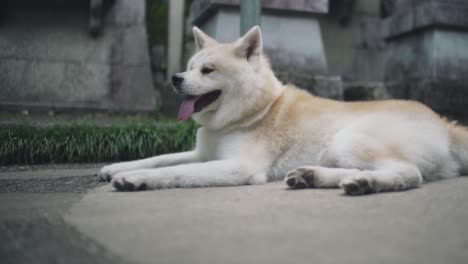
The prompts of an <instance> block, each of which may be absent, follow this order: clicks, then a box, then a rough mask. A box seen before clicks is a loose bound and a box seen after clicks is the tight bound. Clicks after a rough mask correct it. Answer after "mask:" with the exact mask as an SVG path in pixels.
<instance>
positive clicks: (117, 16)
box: [106, 0, 146, 27]
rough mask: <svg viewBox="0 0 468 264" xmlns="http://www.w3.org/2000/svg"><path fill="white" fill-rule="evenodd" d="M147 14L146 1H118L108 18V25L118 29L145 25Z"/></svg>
mask: <svg viewBox="0 0 468 264" xmlns="http://www.w3.org/2000/svg"><path fill="white" fill-rule="evenodd" d="M145 12H146V2H145V0H118V1H116V2H115V4H114V6H113V7H112V9H111V10H110V13H109V15H108V16H107V18H106V20H107V25H108V26H117V27H127V26H132V25H144V23H145V17H146V13H145Z"/></svg>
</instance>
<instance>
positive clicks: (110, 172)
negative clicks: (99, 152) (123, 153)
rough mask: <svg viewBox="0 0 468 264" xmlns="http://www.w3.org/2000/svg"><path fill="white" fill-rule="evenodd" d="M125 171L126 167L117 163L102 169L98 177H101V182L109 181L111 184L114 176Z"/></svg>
mask: <svg viewBox="0 0 468 264" xmlns="http://www.w3.org/2000/svg"><path fill="white" fill-rule="evenodd" d="M123 170H125V167H124V165H123V164H122V163H115V164H111V165H107V166H104V167H102V169H101V170H100V171H99V173H98V174H97V176H98V177H99V180H101V181H108V182H110V181H111V180H112V178H113V177H114V175H116V174H117V173H119V172H121V171H123Z"/></svg>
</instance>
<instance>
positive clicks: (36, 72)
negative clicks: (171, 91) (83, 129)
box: [0, 0, 156, 112]
mask: <svg viewBox="0 0 468 264" xmlns="http://www.w3.org/2000/svg"><path fill="white" fill-rule="evenodd" d="M85 6H86V3H85ZM144 11H145V6H144V1H142V0H132V1H128V0H125V1H124V0H117V1H115V5H114V6H113V8H112V9H111V11H110V13H109V14H108V17H107V20H106V22H105V25H104V31H103V34H102V35H101V36H100V37H99V38H96V39H95V38H92V37H91V36H90V34H89V32H88V26H87V23H88V12H87V11H86V9H83V10H81V9H78V8H76V9H75V8H74V6H73V5H72V6H71V7H69V8H68V7H67V8H65V9H64V10H60V12H59V11H58V10H54V9H47V8H37V4H36V5H33V6H32V7H29V6H28V5H27V4H26V5H25V6H24V7H21V8H19V9H12V10H10V12H8V14H7V15H6V16H5V17H4V19H3V21H2V24H1V25H0V87H1V90H2V92H1V93H0V109H6V108H8V109H13V110H14V109H15V107H16V108H17V109H32V108H34V109H48V108H49V109H58V110H65V109H67V110H73V109H75V110H85V111H87V110H99V111H125V112H127V111H128V112H138V111H142V112H146V111H154V110H155V107H156V105H155V101H156V95H155V91H154V88H153V83H152V78H151V70H150V63H149V54H148V48H147V36H146V30H145V24H144V23H145V21H144Z"/></svg>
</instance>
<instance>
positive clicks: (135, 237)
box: [0, 168, 468, 264]
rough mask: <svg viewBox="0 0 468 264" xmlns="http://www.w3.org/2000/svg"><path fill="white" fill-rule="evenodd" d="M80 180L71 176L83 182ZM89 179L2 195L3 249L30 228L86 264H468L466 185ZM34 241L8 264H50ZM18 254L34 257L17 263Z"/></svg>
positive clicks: (466, 181)
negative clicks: (148, 184)
mask: <svg viewBox="0 0 468 264" xmlns="http://www.w3.org/2000/svg"><path fill="white" fill-rule="evenodd" d="M76 170H77V171H78V172H79V171H80V169H79V168H77V169H76ZM96 170H97V169H96ZM92 171H93V169H92V168H91V169H90V171H89V172H92ZM89 172H88V173H86V174H89ZM36 174H38V172H36ZM76 174H79V173H70V174H68V176H69V177H80V176H79V175H76ZM33 175H34V173H33ZM58 175H60V173H59V172H58V174H57V175H56V176H58ZM90 176H91V175H81V177H83V178H82V179H83V181H84V182H87V181H89V182H90V183H86V184H84V183H83V184H82V185H80V184H78V185H77V186H84V187H83V188H82V189H87V190H89V191H87V192H86V193H85V192H84V191H79V192H72V190H71V189H70V188H68V187H67V188H68V189H67V188H66V189H65V191H64V192H62V193H50V192H48V191H45V192H29V193H28V192H26V190H20V189H18V188H16V189H13V188H7V189H6V191H5V192H3V193H1V194H0V199H1V201H2V205H1V207H0V215H1V217H0V223H1V226H2V228H3V230H4V231H5V230H7V231H8V232H7V233H8V234H9V235H8V236H7V237H5V238H4V239H1V238H0V239H1V241H5V239H7V240H6V241H10V240H13V241H14V240H15V239H17V236H20V237H25V236H24V235H23V236H22V235H21V234H22V233H24V230H28V229H27V228H23V227H13V228H12V225H11V222H12V221H13V222H15V221H18V219H20V220H21V219H25V220H21V221H26V222H27V223H30V225H39V226H40V227H41V228H46V229H47V228H49V229H51V230H53V232H52V231H51V232H48V234H51V237H52V238H53V240H55V241H56V242H55V244H54V245H55V246H52V247H49V248H47V247H46V248H45V249H46V252H47V250H51V248H52V249H54V252H56V254H57V255H60V254H62V252H67V251H69V252H74V253H73V254H68V255H69V256H71V259H72V260H73V259H75V260H77V259H79V257H76V256H79V255H80V254H82V255H83V256H84V257H83V262H81V263H106V262H117V263H178V264H181V263H203V264H208V263H281V264H284V263H340V264H342V263H351V264H352V263H425V264H427V263H429V264H430V263H434V264H440V263H467V262H468V177H461V178H457V179H452V180H445V181H440V182H436V183H431V184H426V185H423V187H421V188H418V189H415V190H410V191H407V192H399V193H384V194H377V195H369V196H362V197H347V196H343V195H342V191H341V190H320V189H317V190H312V189H309V190H294V191H291V190H288V189H286V188H285V185H284V184H283V183H270V184H266V185H260V186H242V187H226V188H199V189H172V190H159V191H147V192H137V193H119V192H115V191H113V190H112V188H111V187H110V186H109V185H107V184H106V185H99V184H97V183H96V182H93V181H91V180H90V179H88V180H85V179H86V177H90ZM34 178H36V179H37V177H32V179H34ZM46 178H47V177H46ZM4 179H5V178H3V180H2V173H0V186H3V185H4V183H5V182H8V181H7V180H4ZM54 179H61V177H55V178H54ZM54 179H49V180H50V181H52V182H54V181H55V180H54ZM79 179H81V178H79ZM10 180H12V179H11V175H10ZM30 180H31V179H30ZM41 181H46V179H45V178H43V179H42V180H41ZM76 181H80V180H78V179H76ZM64 182H66V181H65V180H63V179H62V182H56V185H55V186H58V185H63V183H64ZM46 185H47V186H54V184H46ZM70 186H73V184H70ZM47 188H49V187H47ZM47 188H45V189H46V190H49V191H52V189H54V188H53V187H50V188H49V189H47ZM0 190H2V189H1V188H0ZM3 190H5V189H3ZM18 190H19V191H18ZM12 191H14V192H12ZM5 201H6V202H5ZM50 208H55V209H50ZM52 211H53V213H47V214H48V215H54V217H56V218H54V217H52V218H53V219H59V220H52V221H49V222H47V221H44V220H43V219H44V217H29V213H28V212H37V214H34V215H35V216H37V215H38V214H39V216H40V212H52ZM12 212H13V213H12ZM5 214H9V215H10V216H11V217H6V218H5V217H4V216H5ZM6 219H10V222H8V221H7V220H6ZM11 219H13V220H11ZM46 219H47V218H46ZM20 223H22V222H20ZM44 226H48V227H44ZM41 228H39V229H38V230H42V229H41ZM11 229H13V231H11ZM33 229H34V228H33ZM15 230H16V231H15ZM18 230H20V231H18ZM0 233H2V232H0ZM26 233H27V232H26ZM30 233H31V232H30ZM32 233H33V235H32V236H31V240H37V241H35V243H32V242H28V241H27V239H26V238H24V239H22V240H21V241H23V242H19V243H16V244H18V245H15V246H5V244H4V243H2V244H0V256H1V257H2V259H5V258H4V256H5V254H9V255H6V256H10V259H13V260H18V259H19V260H22V261H19V262H18V261H17V262H11V261H10V262H6V263H31V262H30V261H27V260H31V259H39V260H41V259H47V258H41V257H40V254H41V252H40V251H39V250H31V251H30V250H21V249H22V246H25V247H26V248H28V247H29V249H34V246H33V245H34V244H35V245H36V246H38V247H39V248H41V246H42V245H43V244H47V242H46V241H48V240H49V238H48V236H46V235H41V234H40V233H38V232H36V233H34V232H32ZM0 236H2V235H0ZM3 236H4V235H3ZM2 238H3V237H2ZM28 238H29V237H28ZM17 240H18V239H17ZM28 243H29V244H28ZM6 244H7V245H8V244H9V243H6ZM10 244H11V243H10ZM31 244H33V245H31ZM61 245H63V248H61ZM12 248H13V250H12ZM15 248H16V251H15ZM9 252H10V253H9ZM11 252H16V253H15V254H16V255H14V254H13V257H11V256H12V254H11ZM19 252H22V253H24V254H25V255H29V258H26V257H23V258H18V256H17V255H18V254H19ZM38 255H39V257H37V256H38ZM62 255H66V254H62ZM15 256H16V258H14V257H15ZM6 259H7V260H8V259H9V258H8V257H7V258H6ZM65 259H66V257H64V258H58V260H65ZM25 260H26V261H25ZM70 262H71V263H74V262H73V261H70ZM70 262H66V263H70ZM2 263H3V262H2ZM36 263H50V262H41V261H39V262H36ZM56 263H62V261H56ZM63 263H65V262H63ZM77 263H79V262H77Z"/></svg>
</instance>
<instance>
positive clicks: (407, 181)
mask: <svg viewBox="0 0 468 264" xmlns="http://www.w3.org/2000/svg"><path fill="white" fill-rule="evenodd" d="M193 34H194V37H195V44H196V48H197V53H196V54H195V55H194V56H193V57H192V58H191V59H190V61H189V62H188V67H187V71H185V72H183V73H178V74H175V75H174V76H173V77H172V82H173V85H174V88H175V90H176V92H177V93H179V94H181V95H183V96H185V100H184V101H183V103H182V105H181V107H180V111H179V119H180V120H186V119H188V118H190V117H192V118H193V119H194V120H195V121H196V122H197V123H198V124H200V125H201V128H200V129H198V132H197V143H196V147H195V149H194V150H193V151H189V152H183V153H176V154H169V155H162V156H158V157H153V158H148V159H143V160H138V161H131V162H123V163H117V164H113V165H109V166H105V167H104V168H102V170H101V172H100V177H102V178H103V179H107V180H111V181H112V185H113V186H114V187H115V188H116V189H117V190H122V191H134V190H143V189H158V188H175V187H183V188H186V187H203V186H234V185H245V184H262V183H266V182H267V181H272V180H279V179H285V181H286V184H287V185H288V186H289V187H291V188H336V187H341V188H343V190H344V192H345V193H346V194H349V195H360V194H368V193H376V192H383V191H401V190H406V189H410V188H414V187H417V186H419V185H420V184H421V183H422V182H423V181H425V180H426V181H430V180H436V179H441V178H451V177H456V176H457V175H460V174H464V173H468V130H467V129H466V128H464V127H462V126H460V125H457V124H456V123H449V122H447V121H446V120H445V119H442V118H440V117H439V116H438V115H437V114H436V113H434V112H433V111H431V110H430V109H429V108H428V107H426V106H424V105H422V104H420V103H417V102H412V101H401V100H389V101H380V102H353V103H350V102H340V101H334V100H329V99H324V98H319V97H316V96H313V95H311V94H309V93H307V92H306V91H303V90H300V89H298V88H296V87H295V86H294V85H290V84H288V85H283V84H282V83H281V82H280V81H279V80H278V79H277V78H276V77H275V75H274V73H273V72H272V70H271V68H270V65H269V63H268V60H267V59H266V57H265V56H264V54H263V52H262V34H261V30H260V28H259V27H258V26H256V27H254V28H252V29H251V30H250V31H249V32H247V33H246V34H245V35H244V36H243V37H241V38H240V39H238V40H237V41H235V42H234V43H230V44H220V43H218V42H216V41H215V40H214V39H212V38H211V37H209V36H208V35H206V34H205V33H203V32H202V31H200V30H199V29H198V28H196V27H194V28H193Z"/></svg>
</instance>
